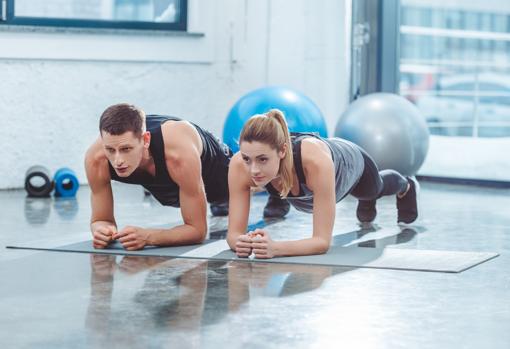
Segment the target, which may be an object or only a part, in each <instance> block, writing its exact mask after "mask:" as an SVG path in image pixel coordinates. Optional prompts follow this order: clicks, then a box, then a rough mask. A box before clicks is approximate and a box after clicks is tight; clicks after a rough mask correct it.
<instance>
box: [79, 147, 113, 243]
mask: <svg viewBox="0 0 510 349" xmlns="http://www.w3.org/2000/svg"><path fill="white" fill-rule="evenodd" d="M101 152H102V149H101V147H100V144H99V142H96V143H94V144H93V145H92V146H91V147H90V149H89V150H88V151H87V154H86V155H85V171H86V173H87V179H88V182H89V186H90V190H91V195H90V199H91V209H92V215H91V218H90V230H91V232H92V236H93V245H94V247H95V248H104V247H106V246H107V245H108V243H110V242H111V241H112V237H113V235H114V234H115V233H116V232H117V225H116V223H115V218H114V215H113V194H112V187H111V184H110V173H109V170H108V160H107V159H106V158H105V157H104V156H102V155H101V154H102V153H101Z"/></svg>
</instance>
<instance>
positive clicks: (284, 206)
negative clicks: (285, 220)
mask: <svg viewBox="0 0 510 349" xmlns="http://www.w3.org/2000/svg"><path fill="white" fill-rule="evenodd" d="M289 211H290V204H289V202H288V201H287V200H285V199H281V198H279V197H277V196H273V195H270V196H269V199H268V200H267V204H266V207H264V218H282V217H284V216H285V215H286V214H287V213H289Z"/></svg>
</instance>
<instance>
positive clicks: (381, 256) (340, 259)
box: [7, 240, 498, 273]
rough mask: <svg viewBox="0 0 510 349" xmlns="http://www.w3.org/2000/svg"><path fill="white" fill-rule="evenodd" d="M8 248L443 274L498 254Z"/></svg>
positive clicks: (217, 245) (215, 244)
mask: <svg viewBox="0 0 510 349" xmlns="http://www.w3.org/2000/svg"><path fill="white" fill-rule="evenodd" d="M7 248H20V249H31V250H45V251H59V252H82V253H101V254H115V255H135V256H160V257H176V258H196V259H212V260H227V261H244V262H264V263H288V264H307V265H328V266H342V267H359V268H377V269H395V270H413V271H429V272H443V273H460V272H462V271H464V270H467V269H469V268H472V267H474V266H476V265H478V264H480V263H483V262H486V261H488V260H490V259H492V258H495V257H497V256H498V254H497V253H491V252H460V251H433V250H411V249H399V248H367V247H356V246H348V247H342V246H332V247H331V248H330V250H329V251H328V253H326V254H323V255H314V256H299V257H280V258H272V259H248V258H238V257H237V256H236V255H235V253H234V252H232V251H231V250H230V249H229V248H228V245H227V243H226V241H225V240H207V241H205V242H204V243H203V244H201V245H191V246H176V247H147V248H145V249H143V250H141V251H126V250H124V248H123V247H122V245H121V244H120V243H118V242H115V243H114V244H112V245H110V246H109V248H107V249H101V250H97V249H94V248H93V247H92V241H84V242H79V243H75V244H70V245H65V246H60V247H55V248H40V247H37V246H7Z"/></svg>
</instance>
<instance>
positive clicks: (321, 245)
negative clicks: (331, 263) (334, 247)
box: [317, 239, 331, 254]
mask: <svg viewBox="0 0 510 349" xmlns="http://www.w3.org/2000/svg"><path fill="white" fill-rule="evenodd" d="M330 246H331V241H329V240H324V239H319V241H318V244H317V251H318V254H325V253H327V252H328V251H329V247H330Z"/></svg>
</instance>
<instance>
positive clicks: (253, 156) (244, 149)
mask: <svg viewBox="0 0 510 349" xmlns="http://www.w3.org/2000/svg"><path fill="white" fill-rule="evenodd" d="M239 148H240V153H241V157H242V159H243V161H244V164H245V166H246V168H247V170H248V171H249V172H250V175H251V179H252V180H253V182H254V183H255V185H256V186H258V187H263V186H265V185H267V184H268V183H269V182H271V181H272V180H273V179H274V178H276V177H277V176H278V170H279V168H280V161H281V159H283V158H284V157H285V148H284V149H283V150H282V151H278V150H276V149H273V148H271V146H269V145H268V144H265V143H261V142H257V141H253V142H241V144H240V147H239Z"/></svg>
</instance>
